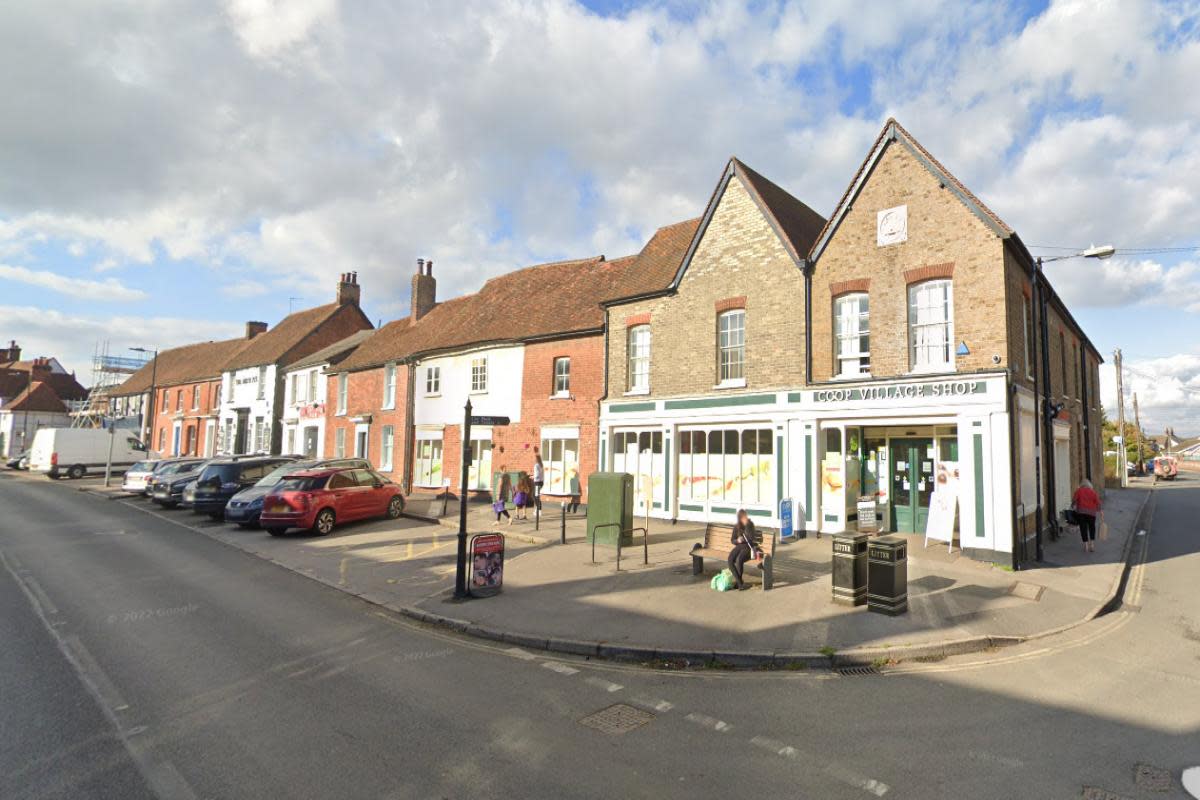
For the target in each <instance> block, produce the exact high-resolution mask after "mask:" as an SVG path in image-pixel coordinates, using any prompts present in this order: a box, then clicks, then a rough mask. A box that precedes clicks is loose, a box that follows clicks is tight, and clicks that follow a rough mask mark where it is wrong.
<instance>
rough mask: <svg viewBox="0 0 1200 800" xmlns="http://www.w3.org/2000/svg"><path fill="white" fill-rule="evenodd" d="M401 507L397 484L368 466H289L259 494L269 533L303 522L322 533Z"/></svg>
mask: <svg viewBox="0 0 1200 800" xmlns="http://www.w3.org/2000/svg"><path fill="white" fill-rule="evenodd" d="M403 513H404V496H403V495H402V494H401V493H400V486H399V484H395V483H392V482H391V481H390V480H388V479H387V478H385V477H383V476H382V475H380V474H379V473H378V472H375V471H374V470H371V469H312V470H304V471H302V472H293V473H292V474H291V475H288V476H287V477H285V478H284V479H283V480H281V481H279V483H278V484H276V485H275V488H273V489H272V490H271V491H270V493H268V494H267V496H266V497H265V498H263V510H262V526H263V527H264V528H266V529H267V532H268V533H270V534H271V535H272V536H282V535H283V534H284V533H285V532H286V531H287V530H288V529H289V528H304V529H308V530H311V531H313V532H314V533H317V534H319V535H321V536H325V535H326V534H328V533H329V532H330V531H332V530H333V526H334V525H335V524H337V523H341V522H350V521H352V520H356V519H366V518H369V517H382V516H387V517H389V518H390V519H396V518H397V517H399V516H400V515H401V514H403Z"/></svg>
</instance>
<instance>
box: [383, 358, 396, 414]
mask: <svg viewBox="0 0 1200 800" xmlns="http://www.w3.org/2000/svg"><path fill="white" fill-rule="evenodd" d="M383 407H384V408H387V409H392V408H395V407H396V365H395V364H394V363H392V364H384V365H383Z"/></svg>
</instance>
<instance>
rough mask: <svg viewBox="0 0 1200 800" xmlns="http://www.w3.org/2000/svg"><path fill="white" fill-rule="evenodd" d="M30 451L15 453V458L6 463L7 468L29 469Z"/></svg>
mask: <svg viewBox="0 0 1200 800" xmlns="http://www.w3.org/2000/svg"><path fill="white" fill-rule="evenodd" d="M30 452H32V451H30V450H22V451H21V452H20V453H14V454H13V457H12V458H10V459H9V460H8V461H7V462H5V466H7V467H8V468H9V469H29V454H30Z"/></svg>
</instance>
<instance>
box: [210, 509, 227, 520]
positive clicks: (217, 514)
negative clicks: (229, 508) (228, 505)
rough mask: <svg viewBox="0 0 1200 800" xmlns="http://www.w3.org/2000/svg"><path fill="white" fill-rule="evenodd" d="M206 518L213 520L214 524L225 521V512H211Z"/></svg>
mask: <svg viewBox="0 0 1200 800" xmlns="http://www.w3.org/2000/svg"><path fill="white" fill-rule="evenodd" d="M208 518H209V519H211V520H214V521H216V522H220V521H221V520H223V519H225V512H224V511H212V512H210V513H209V515H208Z"/></svg>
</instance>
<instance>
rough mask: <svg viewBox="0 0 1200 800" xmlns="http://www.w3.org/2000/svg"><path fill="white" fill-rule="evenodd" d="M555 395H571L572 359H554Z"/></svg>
mask: <svg viewBox="0 0 1200 800" xmlns="http://www.w3.org/2000/svg"><path fill="white" fill-rule="evenodd" d="M554 396H555V397H570V396H571V359H569V358H566V357H563V358H556V359H554Z"/></svg>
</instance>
